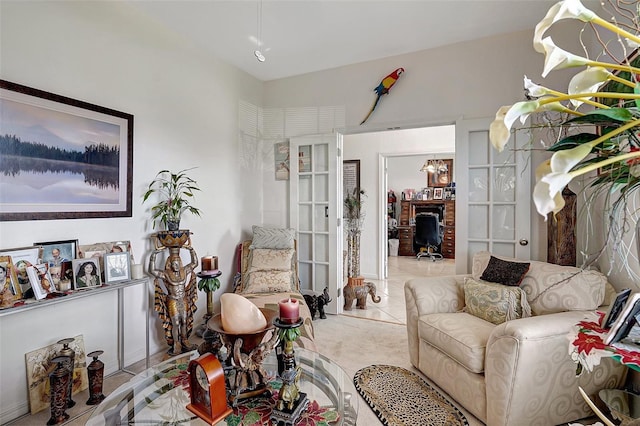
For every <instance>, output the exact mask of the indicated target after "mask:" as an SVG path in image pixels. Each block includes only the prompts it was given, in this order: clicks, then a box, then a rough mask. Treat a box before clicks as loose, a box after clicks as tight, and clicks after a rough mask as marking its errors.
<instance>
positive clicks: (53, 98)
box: [0, 80, 133, 221]
mask: <svg viewBox="0 0 640 426" xmlns="http://www.w3.org/2000/svg"><path fill="white" fill-rule="evenodd" d="M0 111H2V115H0V129H1V130H0V173H2V180H1V181H0V221H10V220H37V219H77V218H98V217H123V216H128V217H130V216H131V211H132V210H131V196H132V182H133V171H132V170H133V115H131V114H127V113H124V112H120V111H115V110H112V109H109V108H105V107H101V106H98V105H93V104H90V103H87V102H83V101H79V100H75V99H71V98H67V97H65V96H61V95H55V94H53V93H49V92H45V91H42V90H38V89H33V88H30V87H27V86H22V85H20V84H16V83H11V82H8V81H5V80H0Z"/></svg>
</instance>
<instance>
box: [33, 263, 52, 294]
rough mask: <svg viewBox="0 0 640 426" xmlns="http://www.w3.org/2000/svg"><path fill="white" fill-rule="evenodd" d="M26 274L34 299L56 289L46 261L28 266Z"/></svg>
mask: <svg viewBox="0 0 640 426" xmlns="http://www.w3.org/2000/svg"><path fill="white" fill-rule="evenodd" d="M27 275H29V282H30V283H31V288H32V289H33V295H34V296H35V298H36V300H40V299H45V298H46V297H47V296H48V295H49V294H51V293H55V292H56V291H57V290H56V287H55V285H54V283H53V278H52V277H51V273H50V272H49V266H48V265H47V264H46V263H39V264H37V265H32V266H28V267H27Z"/></svg>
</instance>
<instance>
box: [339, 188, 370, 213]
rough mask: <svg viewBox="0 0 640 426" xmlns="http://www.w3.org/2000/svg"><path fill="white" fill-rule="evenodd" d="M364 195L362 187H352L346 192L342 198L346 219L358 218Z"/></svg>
mask: <svg viewBox="0 0 640 426" xmlns="http://www.w3.org/2000/svg"><path fill="white" fill-rule="evenodd" d="M364 197H365V192H364V189H360V188H353V191H352V192H351V193H350V194H347V196H346V197H345V199H344V217H346V218H347V219H360V216H361V215H362V206H363V205H364Z"/></svg>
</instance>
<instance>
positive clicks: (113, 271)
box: [104, 253, 131, 284]
mask: <svg viewBox="0 0 640 426" xmlns="http://www.w3.org/2000/svg"><path fill="white" fill-rule="evenodd" d="M130 279H131V258H130V256H129V253H106V254H105V255H104V282H105V283H106V284H110V283H115V282H118V281H128V280H130Z"/></svg>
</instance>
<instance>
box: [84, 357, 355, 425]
mask: <svg viewBox="0 0 640 426" xmlns="http://www.w3.org/2000/svg"><path fill="white" fill-rule="evenodd" d="M198 356H199V354H198V352H197V351H193V352H190V353H188V354H184V355H179V356H176V357H173V358H171V359H168V360H166V361H163V362H161V363H160V364H158V365H155V366H153V367H151V368H149V369H147V370H145V371H143V372H142V373H140V374H138V375H136V376H134V377H133V378H132V379H131V380H130V381H129V382H127V383H125V384H123V385H122V386H120V387H119V388H117V389H116V390H115V391H113V392H112V393H111V394H110V395H108V396H107V398H106V399H105V400H104V401H102V403H101V404H100V405H99V406H98V407H96V409H95V411H94V412H93V413H92V415H91V418H89V420H88V421H87V423H86V424H87V425H88V426H97V425H107V426H109V425H120V424H127V425H137V424H145V425H149V424H187V425H188V424H193V425H200V424H202V425H204V424H206V423H205V422H204V421H202V420H201V419H200V418H198V417H197V416H196V415H195V414H193V413H192V412H191V411H189V410H187V409H186V406H187V404H188V403H189V402H190V397H189V392H188V387H189V376H188V373H187V366H188V364H189V361H190V360H192V359H195V358H197V357H198ZM295 356H296V361H297V363H298V365H299V366H300V367H301V370H302V375H301V378H300V390H301V391H302V392H305V393H306V394H307V397H308V398H309V400H310V401H311V402H310V404H309V407H308V409H307V411H305V413H303V415H302V417H301V419H300V420H299V421H298V423H301V424H304V425H309V426H312V425H345V426H355V424H356V418H357V416H358V398H357V393H356V389H355V387H354V385H353V382H352V380H351V377H349V376H348V375H347V374H346V373H345V372H344V370H342V368H340V366H338V365H337V364H336V363H334V362H333V361H331V360H330V359H329V358H327V357H325V356H324V355H321V354H319V353H316V352H313V351H310V350H307V349H302V348H296V350H295ZM263 366H264V368H265V370H266V371H267V373H268V376H269V378H270V380H269V383H270V385H271V386H273V388H274V389H275V390H276V392H277V389H279V387H280V384H281V383H282V382H281V381H280V379H279V378H278V377H277V371H278V367H277V359H276V355H275V351H273V352H272V353H271V354H269V356H268V357H267V358H266V360H265V362H264V363H263ZM276 395H277V393H276V394H275V395H273V396H271V397H267V396H263V397H257V398H252V399H247V400H244V401H242V402H240V403H239V404H238V407H236V408H234V411H233V413H232V414H230V415H229V416H228V417H227V418H226V419H225V420H224V421H222V422H220V423H219V425H225V424H234V425H237V424H245V425H260V424H263V425H268V424H269V416H270V414H271V410H272V407H273V405H274V403H275V400H276ZM241 422H242V423H241ZM298 423H297V424H298Z"/></svg>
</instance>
